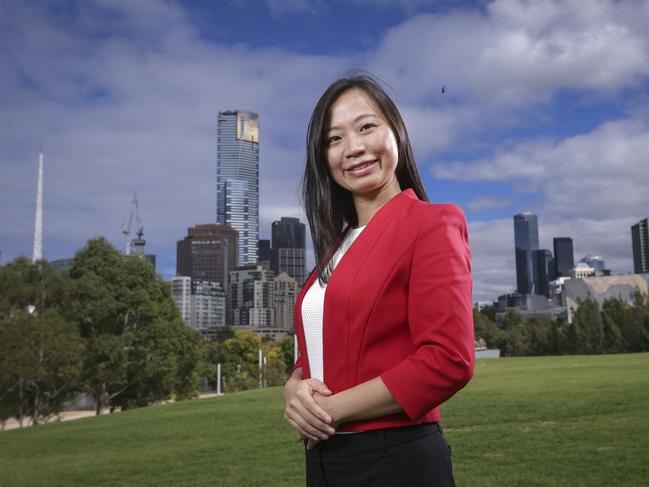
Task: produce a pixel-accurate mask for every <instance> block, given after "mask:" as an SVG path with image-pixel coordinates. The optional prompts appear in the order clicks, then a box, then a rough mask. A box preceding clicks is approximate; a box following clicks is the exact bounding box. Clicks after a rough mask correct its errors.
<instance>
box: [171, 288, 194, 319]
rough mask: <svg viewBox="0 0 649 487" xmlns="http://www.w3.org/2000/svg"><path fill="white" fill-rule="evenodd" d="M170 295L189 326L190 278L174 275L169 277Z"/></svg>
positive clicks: (190, 308) (190, 307)
mask: <svg viewBox="0 0 649 487" xmlns="http://www.w3.org/2000/svg"><path fill="white" fill-rule="evenodd" d="M171 296H172V297H173V299H174V302H175V303H176V308H178V311H179V312H180V316H181V317H182V319H183V321H184V322H185V323H187V324H188V325H190V326H191V313H192V278H191V277H187V276H176V277H172V278H171Z"/></svg>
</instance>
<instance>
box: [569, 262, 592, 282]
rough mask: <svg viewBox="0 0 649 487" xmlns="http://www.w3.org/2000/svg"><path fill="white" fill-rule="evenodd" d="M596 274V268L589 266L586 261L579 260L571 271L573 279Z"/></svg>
mask: <svg viewBox="0 0 649 487" xmlns="http://www.w3.org/2000/svg"><path fill="white" fill-rule="evenodd" d="M593 276H595V268H594V267H591V266H589V265H588V264H586V263H585V262H578V263H577V265H576V266H575V267H574V268H573V269H572V270H571V271H570V277H572V278H573V279H583V278H584V277H593Z"/></svg>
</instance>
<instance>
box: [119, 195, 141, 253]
mask: <svg viewBox="0 0 649 487" xmlns="http://www.w3.org/2000/svg"><path fill="white" fill-rule="evenodd" d="M133 215H135V223H136V226H137V227H136V232H135V235H136V236H137V238H135V239H133V238H131V226H132V225H133ZM122 235H124V238H125V239H126V251H125V253H126V255H131V254H136V255H141V256H142V257H144V245H145V244H146V240H144V239H143V238H142V236H143V235H144V227H143V226H142V220H140V213H139V211H138V202H137V193H134V194H133V201H131V211H130V212H129V215H128V224H127V223H126V220H124V222H123V223H122Z"/></svg>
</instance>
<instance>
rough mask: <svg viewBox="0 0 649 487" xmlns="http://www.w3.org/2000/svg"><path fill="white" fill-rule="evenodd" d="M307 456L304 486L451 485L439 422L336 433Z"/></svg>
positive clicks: (446, 446) (448, 454) (447, 449)
mask: <svg viewBox="0 0 649 487" xmlns="http://www.w3.org/2000/svg"><path fill="white" fill-rule="evenodd" d="M305 447H306V442H305ZM305 455H306V484H307V487H347V486H349V487H364V486H367V487H382V486H386V487H387V486H389V487H396V486H398V487H401V486H403V487H424V486H425V487H433V486H434V487H438V486H439V487H447V486H455V481H454V480H453V467H452V464H451V447H450V446H449V444H448V443H447V442H446V439H445V438H444V436H443V435H442V428H441V426H439V425H438V424H437V423H433V424H426V425H416V426H407V427H403V428H388V429H380V430H373V431H366V432H363V433H353V434H337V435H334V436H332V437H331V438H329V439H328V440H326V441H323V442H321V443H319V444H318V445H317V446H316V447H315V448H313V449H311V450H306V453H305Z"/></svg>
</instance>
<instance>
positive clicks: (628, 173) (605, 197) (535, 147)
mask: <svg viewBox="0 0 649 487" xmlns="http://www.w3.org/2000/svg"><path fill="white" fill-rule="evenodd" d="M647 154H649V122H647V120H643V119H639V118H630V119H621V120H615V121H611V122H607V123H605V124H603V125H601V126H599V127H597V128H596V129H595V130H593V131H592V132H589V133H586V134H581V135H576V136H573V137H569V138H566V139H563V140H556V141H555V140H532V141H526V142H521V143H518V144H516V145H514V146H513V147H507V148H505V149H502V150H499V151H496V154H495V155H494V156H493V157H491V158H488V159H481V160H476V161H472V162H455V163H448V164H443V165H442V164H440V165H436V166H434V168H433V171H434V174H435V175H436V176H437V177H439V178H443V179H455V180H462V181H511V182H512V184H513V187H522V188H526V189H528V190H535V191H540V192H541V194H542V195H543V202H542V203H541V208H540V209H539V211H542V212H545V213H547V214H552V215H557V216H560V217H568V218H575V217H585V218H593V219H605V218H615V217H618V218H619V217H627V218H635V217H638V218H640V217H641V216H642V215H643V214H644V212H645V211H646V208H647V203H649V199H648V198H647V191H646V188H647V187H648V185H649V173H648V172H647V171H646V167H647V163H648V162H649V161H648V160H647Z"/></svg>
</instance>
